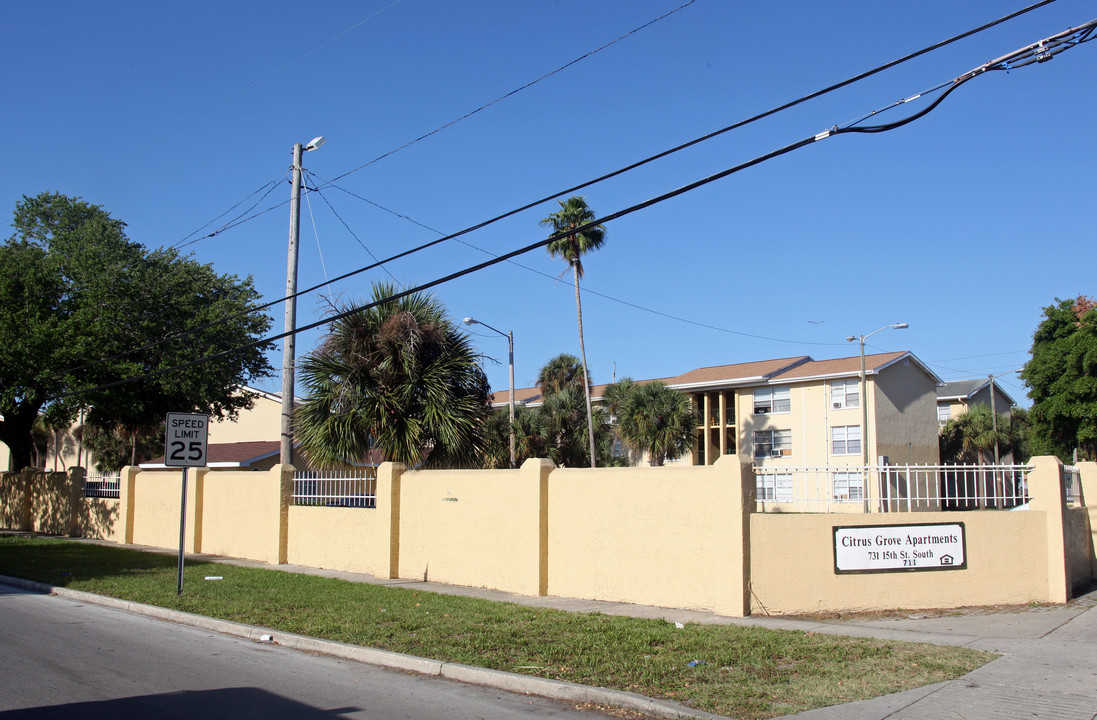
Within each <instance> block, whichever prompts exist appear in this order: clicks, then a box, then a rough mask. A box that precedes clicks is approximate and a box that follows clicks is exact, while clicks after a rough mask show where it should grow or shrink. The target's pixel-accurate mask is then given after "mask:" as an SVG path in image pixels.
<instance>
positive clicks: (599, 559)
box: [548, 458, 742, 609]
mask: <svg viewBox="0 0 1097 720" xmlns="http://www.w3.org/2000/svg"><path fill="white" fill-rule="evenodd" d="M725 463H727V464H729V465H735V460H734V458H727V459H725V460H723V461H722V462H720V463H719V464H718V465H714V466H704V467H663V468H643V467H637V468H613V469H607V470H604V471H602V472H600V473H599V478H598V480H597V481H596V482H591V479H592V478H591V476H590V472H589V471H588V470H579V469H559V470H555V471H553V473H552V476H551V479H550V481H549V482H550V486H551V493H550V495H549V505H548V527H549V552H548V577H549V587H548V591H549V594H551V595H563V596H569V597H590V598H595V599H598V600H615V601H619V602H632V603H642V604H648V605H661V606H667V607H697V608H709V609H712V608H715V607H717V606H719V605H720V604H721V603H722V602H726V601H727V598H726V597H720V596H718V595H717V592H718V591H720V586H719V584H718V583H717V582H714V580H715V579H717V578H719V577H720V576H721V575H723V574H725V573H727V572H729V569H728V560H729V556H730V555H731V554H733V553H737V554H738V555H740V556H741V554H742V544H741V543H739V544H738V545H737V547H735V548H729V547H728V544H727V543H726V542H721V541H720V540H718V539H717V535H718V534H719V533H720V532H721V526H722V525H724V524H726V523H727V522H728V521H729V519H728V518H727V515H728V513H732V512H734V511H735V509H734V507H732V506H730V503H729V502H727V501H724V502H722V501H721V500H722V498H723V496H724V494H725V492H726V486H721V484H720V482H719V481H720V478H721V477H722V474H721V473H720V472H719V471H718V468H721V467H723V466H724V465H725ZM736 470H738V468H737V467H736Z"/></svg>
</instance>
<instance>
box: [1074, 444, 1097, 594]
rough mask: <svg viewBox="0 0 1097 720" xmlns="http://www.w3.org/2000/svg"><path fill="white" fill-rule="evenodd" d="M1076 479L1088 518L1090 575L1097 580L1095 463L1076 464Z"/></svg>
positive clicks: (1096, 486) (1096, 473) (1096, 466)
mask: <svg viewBox="0 0 1097 720" xmlns="http://www.w3.org/2000/svg"><path fill="white" fill-rule="evenodd" d="M1077 467H1078V478H1079V480H1080V482H1081V485H1082V497H1081V504H1082V505H1084V506H1085V508H1086V513H1087V515H1088V516H1089V532H1090V543H1089V550H1090V568H1091V570H1090V575H1091V576H1092V577H1094V578H1097V463H1095V462H1080V463H1078V466H1077Z"/></svg>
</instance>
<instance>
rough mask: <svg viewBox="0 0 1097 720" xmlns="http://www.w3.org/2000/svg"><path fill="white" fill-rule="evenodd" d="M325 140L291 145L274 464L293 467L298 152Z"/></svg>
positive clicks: (299, 186) (298, 202)
mask: <svg viewBox="0 0 1097 720" xmlns="http://www.w3.org/2000/svg"><path fill="white" fill-rule="evenodd" d="M325 142H327V140H325V139H324V136H323V135H321V136H319V137H314V138H313V139H312V140H310V141H309V143H308V145H305V146H302V145H301V143H296V144H295V145H294V146H293V168H292V171H293V185H292V190H291V191H290V204H289V259H288V260H287V262H286V298H288V299H287V300H286V339H285V342H284V343H283V344H282V430H281V443H280V445H279V451H278V462H280V463H281V464H283V465H292V464H293V363H294V354H295V352H296V350H297V341H296V338H297V336H296V334H295V331H296V330H297V298H296V297H295V296H296V295H297V255H298V252H297V240H298V238H299V236H300V222H299V218H300V216H301V153H302V152H303V151H304V150H309V151H312V150H317V149H319V148H320V146H321V145H323V144H324V143H325Z"/></svg>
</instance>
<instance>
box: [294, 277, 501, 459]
mask: <svg viewBox="0 0 1097 720" xmlns="http://www.w3.org/2000/svg"><path fill="white" fill-rule="evenodd" d="M395 293H396V289H395V287H394V286H393V285H391V284H387V283H375V284H374V285H373V293H372V295H373V301H374V303H377V304H374V305H373V306H372V307H367V308H364V309H361V310H357V311H355V312H352V313H350V314H348V315H346V316H345V317H338V316H339V315H341V314H342V313H343V312H344V309H343V308H339V307H335V308H333V314H334V315H336V316H337V317H336V319H335V320H333V321H332V323H331V325H330V326H329V331H328V335H327V336H326V337H325V338H324V339H323V341H322V342H321V344H320V346H319V347H317V348H316V349H315V350H313V351H312V352H311V353H309V354H308V355H306V356H305V358H304V359H303V360H302V362H301V365H300V367H301V379H302V382H303V383H304V385H305V387H306V388H307V394H306V398H305V400H304V401H303V402H302V403H301V405H300V406H299V407H298V410H297V413H296V415H295V422H296V428H297V432H296V435H297V438H298V439H299V441H300V443H301V446H302V448H303V449H304V451H305V452H306V454H307V455H309V457H311V458H312V459H313V460H314V461H315V462H317V463H318V464H320V465H329V466H330V465H335V464H339V463H345V462H353V461H356V460H360V459H361V458H363V457H365V456H366V455H367V454H368V452H369V451H370V449H371V448H372V447H376V448H379V449H380V450H381V451H382V452H383V453H384V455H385V458H386V459H388V460H394V461H397V462H402V463H405V464H407V465H417V464H419V463H429V464H430V465H447V466H453V465H461V464H468V463H471V462H474V461H475V460H476V459H477V458H479V457H480V456H481V455H482V452H483V439H482V437H483V436H482V433H481V426H482V425H483V423H484V422H485V421H486V419H487V418H488V416H489V415H490V413H491V405H490V401H489V387H488V381H487V377H486V376H485V375H484V372H483V370H481V369H480V366H479V364H478V363H477V357H478V356H477V354H476V351H475V350H474V349H473V347H472V345H471V344H470V342H469V338H468V335H466V334H465V333H463V332H461V331H460V330H458V327H459V326H458V325H457V324H456V323H454V322H453V321H451V320H450V318H449V317H448V316H447V314H446V309H445V306H443V305H442V303H441V302H440V301H438V300H437V299H435V298H434V297H433V296H432V295H430V294H428V293H415V294H412V295H408V296H406V297H402V298H400V299H397V300H389V301H387V302H386V301H385V300H386V298H389V297H391V296H392V295H394V294H395Z"/></svg>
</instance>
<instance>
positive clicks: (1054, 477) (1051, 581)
mask: <svg viewBox="0 0 1097 720" xmlns="http://www.w3.org/2000/svg"><path fill="white" fill-rule="evenodd" d="M1030 463H1031V464H1032V466H1033V469H1032V472H1031V473H1029V476H1028V492H1029V495H1031V496H1032V502H1030V503H1029V508H1030V509H1031V510H1033V511H1039V512H1044V513H1045V514H1046V515H1047V583H1048V585H1047V597H1046V598H1045V599H1046V601H1047V602H1053V603H1065V602H1066V601H1067V600H1069V599H1070V591H1071V578H1070V566H1069V564H1068V563H1067V547H1066V530H1067V517H1066V515H1067V496H1066V488H1065V487H1064V485H1063V464H1062V463H1061V462H1059V458H1057V457H1034V458H1032V460H1030Z"/></svg>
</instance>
